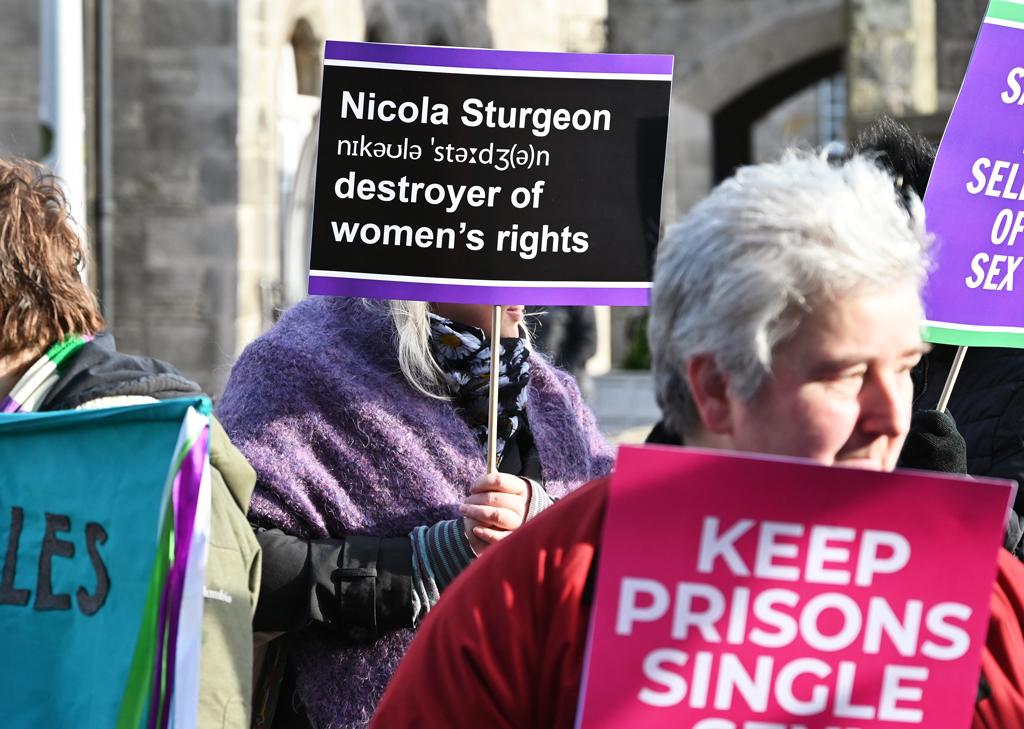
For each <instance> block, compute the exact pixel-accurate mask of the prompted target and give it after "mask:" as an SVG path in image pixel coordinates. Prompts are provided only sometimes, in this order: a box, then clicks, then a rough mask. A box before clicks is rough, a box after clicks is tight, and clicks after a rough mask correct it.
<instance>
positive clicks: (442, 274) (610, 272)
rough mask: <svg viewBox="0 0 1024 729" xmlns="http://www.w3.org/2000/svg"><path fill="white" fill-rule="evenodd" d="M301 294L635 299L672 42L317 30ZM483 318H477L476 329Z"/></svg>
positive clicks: (645, 278)
mask: <svg viewBox="0 0 1024 729" xmlns="http://www.w3.org/2000/svg"><path fill="white" fill-rule="evenodd" d="M324 59H325V60H324V74H323V91H322V98H321V113H320V132H319V151H318V155H317V170H316V191H315V194H314V210H313V240H312V247H311V254H310V271H309V293H310V294H320V295H329V296H362V297H369V298H380V299H411V300H418V301H427V302H451V303H460V304H482V305H491V306H492V307H493V310H492V327H491V353H492V361H491V372H490V389H491V393H490V395H491V397H490V407H489V408H488V410H489V412H488V447H487V470H488V472H491V473H493V472H495V471H496V470H497V466H498V457H497V447H496V440H497V431H498V427H497V403H498V398H497V395H498V393H497V389H498V388H497V383H498V379H499V367H500V361H499V355H500V352H501V341H500V328H501V316H502V310H501V306H500V305H501V304H509V303H516V304H552V305H553V304H562V305H598V304H603V305H631V306H646V305H647V303H648V298H649V292H650V287H651V283H650V282H651V274H652V271H653V267H654V250H655V248H656V246H657V242H658V235H659V229H660V210H661V183H662V178H663V174H664V165H665V139H666V134H667V130H668V107H669V100H670V96H671V79H672V57H671V56H645V55H616V54H575V53H533V52H521V51H492V50H480V49H471V48H431V47H426V46H401V45H389V44H379V43H349V42H339V41H328V42H327V44H326V47H325V53H324ZM485 335H486V333H485Z"/></svg>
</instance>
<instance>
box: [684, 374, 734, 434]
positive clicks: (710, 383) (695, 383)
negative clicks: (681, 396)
mask: <svg viewBox="0 0 1024 729" xmlns="http://www.w3.org/2000/svg"><path fill="white" fill-rule="evenodd" d="M686 380H687V383H688V384H689V386H690V393H691V394H692V395H693V402H694V405H696V407H697V412H698V413H700V419H701V423H702V425H703V427H704V429H705V431H707V432H708V433H714V434H717V435H726V434H730V433H732V399H731V397H730V395H729V378H728V377H727V376H726V375H724V374H722V372H720V371H719V369H718V365H717V364H716V363H715V358H714V357H713V356H712V355H710V354H698V355H697V356H695V357H693V358H692V359H690V361H689V362H687V363H686Z"/></svg>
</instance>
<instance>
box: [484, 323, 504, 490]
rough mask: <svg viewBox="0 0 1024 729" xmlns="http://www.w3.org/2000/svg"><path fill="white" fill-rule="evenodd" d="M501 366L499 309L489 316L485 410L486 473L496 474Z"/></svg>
mask: <svg viewBox="0 0 1024 729" xmlns="http://www.w3.org/2000/svg"><path fill="white" fill-rule="evenodd" d="M500 364H501V307H500V306H495V307H494V311H493V312H492V315H491V383H490V401H489V403H488V408H487V473H497V472H498V372H499V365H500Z"/></svg>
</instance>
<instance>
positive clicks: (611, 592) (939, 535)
mask: <svg viewBox="0 0 1024 729" xmlns="http://www.w3.org/2000/svg"><path fill="white" fill-rule="evenodd" d="M1012 491H1013V487H1012V485H1011V482H1008V481H996V480H990V479H977V480H973V481H971V480H967V479H963V478H957V477H950V476H943V475H934V474H925V473H923V472H917V471H903V472H899V473H892V474H889V473H875V472H867V471H858V470H853V469H846V468H825V467H822V466H816V465H813V464H809V463H805V462H801V461H795V460H787V459H774V458H765V457H750V456H738V455H732V454H723V453H722V452H709V451H701V450H694V449H678V448H667V447H644V448H638V447H623V448H622V449H620V451H619V459H618V463H617V466H616V470H615V474H614V476H613V477H612V486H611V495H610V498H609V503H608V512H607V515H606V519H605V525H604V535H603V538H602V542H601V551H600V556H599V567H598V580H597V593H596V598H595V609H594V612H593V613H592V617H591V625H590V641H589V645H588V649H587V658H586V661H585V666H584V677H583V690H582V693H581V696H580V710H579V712H578V714H577V716H578V719H577V726H578V727H580V728H582V729H598V728H600V729H605V728H607V729H611V728H612V727H616V728H618V727H645V729H659V728H661V727H666V728H667V727H672V728H673V729H690V728H691V727H692V728H693V729H790V728H792V729H796V728H797V727H805V728H806V729H824V728H826V727H835V728H836V729H854V728H857V729H866V728H868V727H871V728H872V729H875V728H881V727H886V728H895V727H907V726H923V727H928V728H929V729H944V728H946V727H948V728H949V729H963V728H964V727H966V726H968V725H969V723H970V717H971V712H972V709H973V705H974V699H975V696H976V693H977V689H978V675H979V663H980V654H981V649H982V646H983V644H984V635H985V630H986V626H987V623H988V614H989V597H990V594H991V591H992V582H993V578H994V575H995V563H996V555H997V551H998V548H999V545H1000V544H1001V542H1002V530H1003V526H1004V524H1005V518H1006V514H1007V508H1008V504H1009V499H1010V497H1011V494H1012Z"/></svg>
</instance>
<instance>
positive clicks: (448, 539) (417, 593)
mask: <svg viewBox="0 0 1024 729" xmlns="http://www.w3.org/2000/svg"><path fill="white" fill-rule="evenodd" d="M409 539H410V541H411V542H412V569H413V621H414V622H419V621H420V620H421V619H422V618H423V616H424V615H426V614H427V613H428V612H429V611H430V608H432V607H433V606H434V605H436V604H437V601H438V600H439V599H440V597H441V592H442V591H443V590H444V589H445V588H446V587H448V585H450V584H451V582H452V580H454V579H455V578H456V577H457V576H458V574H459V573H460V572H462V570H464V569H465V568H466V567H468V566H469V563H470V562H472V561H473V559H474V558H475V557H476V555H475V554H474V553H473V549H472V548H471V547H470V546H469V540H468V539H467V538H466V533H465V530H464V529H463V525H462V519H449V520H447V521H439V522H438V523H436V524H434V525H432V526H429V527H428V526H419V527H416V528H415V529H413V530H412V532H410V534H409Z"/></svg>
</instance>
